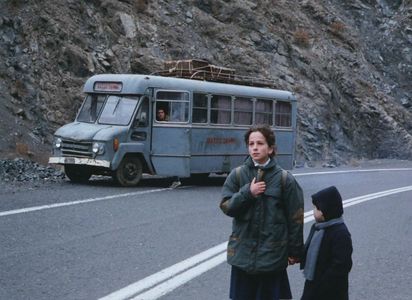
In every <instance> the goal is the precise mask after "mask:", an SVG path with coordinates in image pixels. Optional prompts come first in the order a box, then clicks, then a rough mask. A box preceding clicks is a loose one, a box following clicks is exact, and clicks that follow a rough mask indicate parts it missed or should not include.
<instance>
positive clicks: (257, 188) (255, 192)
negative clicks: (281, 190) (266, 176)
mask: <svg viewBox="0 0 412 300" xmlns="http://www.w3.org/2000/svg"><path fill="white" fill-rule="evenodd" d="M265 190H266V184H265V182H264V181H258V182H256V177H255V178H253V180H252V182H251V183H250V193H251V194H252V196H253V197H257V196H259V195H260V194H262V193H263V192H264V191H265Z"/></svg>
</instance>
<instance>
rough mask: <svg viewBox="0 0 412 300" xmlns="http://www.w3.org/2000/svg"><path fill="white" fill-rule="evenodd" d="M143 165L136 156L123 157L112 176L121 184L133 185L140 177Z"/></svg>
mask: <svg viewBox="0 0 412 300" xmlns="http://www.w3.org/2000/svg"><path fill="white" fill-rule="evenodd" d="M142 174H143V166H142V162H141V161H140V159H139V158H137V157H127V156H126V157H124V158H123V160H122V162H121V163H120V165H119V167H118V168H117V170H116V171H115V172H114V174H113V178H114V180H115V181H117V182H118V183H119V184H120V185H121V186H135V185H137V184H138V183H139V181H140V179H142Z"/></svg>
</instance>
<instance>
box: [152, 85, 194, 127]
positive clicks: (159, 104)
mask: <svg viewBox="0 0 412 300" xmlns="http://www.w3.org/2000/svg"><path fill="white" fill-rule="evenodd" d="M159 110H163V112H164V115H165V118H163V119H161V118H160V115H159ZM156 115H157V116H156V121H158V122H162V121H163V122H165V121H169V122H180V123H183V122H187V121H188V120H189V93H187V92H176V91H158V92H157V93H156Z"/></svg>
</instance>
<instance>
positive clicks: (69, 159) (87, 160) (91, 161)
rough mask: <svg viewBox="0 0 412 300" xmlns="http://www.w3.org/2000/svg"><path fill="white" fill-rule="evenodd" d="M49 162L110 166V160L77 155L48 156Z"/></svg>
mask: <svg viewBox="0 0 412 300" xmlns="http://www.w3.org/2000/svg"><path fill="white" fill-rule="evenodd" d="M49 164H61V165H88V166H95V167H103V168H110V161H107V160H99V159H92V158H78V157H50V158H49Z"/></svg>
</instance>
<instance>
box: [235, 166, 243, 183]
mask: <svg viewBox="0 0 412 300" xmlns="http://www.w3.org/2000/svg"><path fill="white" fill-rule="evenodd" d="M242 167H243V166H239V167H236V169H235V172H236V183H237V185H238V187H240V169H242Z"/></svg>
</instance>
